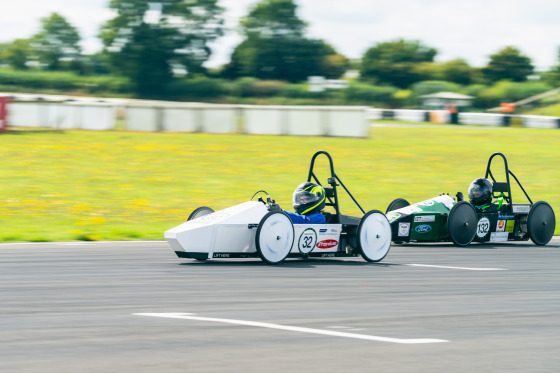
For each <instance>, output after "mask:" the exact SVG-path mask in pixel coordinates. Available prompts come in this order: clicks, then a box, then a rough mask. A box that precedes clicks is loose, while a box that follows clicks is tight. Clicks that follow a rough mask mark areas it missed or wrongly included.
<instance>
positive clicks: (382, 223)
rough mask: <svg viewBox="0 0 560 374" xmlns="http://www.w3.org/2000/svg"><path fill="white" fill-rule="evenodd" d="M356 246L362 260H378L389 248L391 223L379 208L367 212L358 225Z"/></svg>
mask: <svg viewBox="0 0 560 374" xmlns="http://www.w3.org/2000/svg"><path fill="white" fill-rule="evenodd" d="M356 236H357V238H358V248H359V249H360V253H361V255H362V257H363V258H364V260H366V261H368V262H379V261H381V260H383V259H384V258H385V256H387V253H389V250H390V249H391V237H392V233H391V224H390V223H389V220H388V219H387V217H386V216H385V214H383V212H381V211H379V210H370V211H369V212H367V213H366V214H365V215H364V216H363V217H362V219H361V220H360V224H359V225H358V231H357V235H356Z"/></svg>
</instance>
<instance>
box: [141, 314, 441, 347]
mask: <svg viewBox="0 0 560 374" xmlns="http://www.w3.org/2000/svg"><path fill="white" fill-rule="evenodd" d="M133 314H134V315H136V316H147V317H160V318H177V319H187V320H196V321H206V322H219V323H231V324H235V325H244V326H253V327H264V328H268V329H276V330H288V331H296V332H304V333H308V334H320V335H330V336H338V337H342V338H353V339H363V340H375V341H380V342H388V343H399V344H425V343H446V342H449V340H442V339H397V338H387V337H383V336H373V335H362V334H352V333H347V332H340V331H330V330H319V329H310V328H307V327H296V326H285V325H276V324H273V323H265V322H254V321H242V320H237V319H225V318H209V317H197V316H195V315H193V313H133Z"/></svg>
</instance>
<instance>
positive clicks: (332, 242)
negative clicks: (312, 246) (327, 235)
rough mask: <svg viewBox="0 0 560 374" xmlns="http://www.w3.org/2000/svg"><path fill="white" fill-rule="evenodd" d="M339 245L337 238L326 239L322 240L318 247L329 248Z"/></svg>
mask: <svg viewBox="0 0 560 374" xmlns="http://www.w3.org/2000/svg"><path fill="white" fill-rule="evenodd" d="M337 245H338V241H337V240H334V239H326V240H321V241H320V242H319V243H317V248H321V249H327V248H333V247H336V246H337Z"/></svg>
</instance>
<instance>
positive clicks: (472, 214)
mask: <svg viewBox="0 0 560 374" xmlns="http://www.w3.org/2000/svg"><path fill="white" fill-rule="evenodd" d="M477 223H478V221H477V215H476V210H475V209H474V206H472V204H471V203H469V202H468V201H459V202H458V203H457V204H455V205H454V206H453V208H451V211H450V212H449V217H448V218H447V232H448V233H449V237H450V238H451V241H452V242H453V243H454V244H455V245H457V246H459V247H464V246H466V245H469V244H470V243H471V242H472V241H473V239H474V236H475V235H476V225H477Z"/></svg>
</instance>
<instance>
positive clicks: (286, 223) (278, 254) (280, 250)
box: [255, 211, 295, 265]
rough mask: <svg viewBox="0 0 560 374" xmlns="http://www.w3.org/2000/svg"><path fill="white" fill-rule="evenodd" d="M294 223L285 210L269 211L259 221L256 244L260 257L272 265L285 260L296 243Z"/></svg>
mask: <svg viewBox="0 0 560 374" xmlns="http://www.w3.org/2000/svg"><path fill="white" fill-rule="evenodd" d="M294 236H295V232H294V225H293V223H292V220H291V219H290V217H288V215H287V214H286V213H284V212H278V211H273V212H268V213H267V214H266V215H265V216H264V217H263V218H262V219H261V222H260V223H259V226H258V227H257V233H256V236H255V245H256V247H257V253H258V255H259V257H260V258H261V259H262V260H263V261H265V262H267V263H269V264H272V265H276V264H279V263H281V262H282V261H284V259H285V258H286V257H288V254H289V253H290V251H291V249H292V246H293V245H294Z"/></svg>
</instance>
